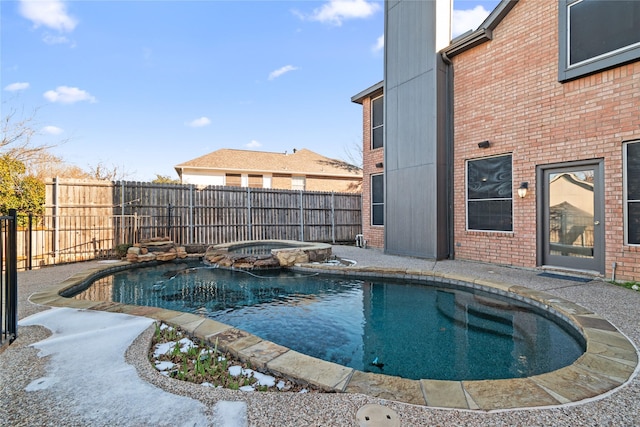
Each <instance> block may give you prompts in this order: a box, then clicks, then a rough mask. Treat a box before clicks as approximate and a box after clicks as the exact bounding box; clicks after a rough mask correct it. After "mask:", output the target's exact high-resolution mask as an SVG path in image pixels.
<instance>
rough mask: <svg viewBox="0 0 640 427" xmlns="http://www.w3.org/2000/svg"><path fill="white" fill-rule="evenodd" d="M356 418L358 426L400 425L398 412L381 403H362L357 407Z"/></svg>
mask: <svg viewBox="0 0 640 427" xmlns="http://www.w3.org/2000/svg"><path fill="white" fill-rule="evenodd" d="M356 420H358V425H359V426H360V427H400V417H399V416H398V413H397V412H396V411H394V410H393V409H391V408H388V407H386V406H382V405H374V404H368V405H364V406H363V407H362V408H360V409H358V412H357V413H356Z"/></svg>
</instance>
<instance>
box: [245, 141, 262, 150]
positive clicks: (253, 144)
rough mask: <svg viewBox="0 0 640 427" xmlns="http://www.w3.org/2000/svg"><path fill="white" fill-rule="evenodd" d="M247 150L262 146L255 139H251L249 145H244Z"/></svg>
mask: <svg viewBox="0 0 640 427" xmlns="http://www.w3.org/2000/svg"><path fill="white" fill-rule="evenodd" d="M246 147H247V148H258V147H262V144H261V143H260V142H259V141H256V140H255V139H252V140H251V142H250V143H248V144H247V145H246Z"/></svg>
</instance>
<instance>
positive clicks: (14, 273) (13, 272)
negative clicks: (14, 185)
mask: <svg viewBox="0 0 640 427" xmlns="http://www.w3.org/2000/svg"><path fill="white" fill-rule="evenodd" d="M9 216H10V217H11V220H9V235H8V236H7V254H6V260H7V278H8V283H7V285H8V286H7V290H8V293H7V302H8V303H9V304H8V306H7V329H8V330H9V334H10V338H9V343H11V342H13V341H14V340H15V339H16V338H18V214H17V212H16V210H15V209H9Z"/></svg>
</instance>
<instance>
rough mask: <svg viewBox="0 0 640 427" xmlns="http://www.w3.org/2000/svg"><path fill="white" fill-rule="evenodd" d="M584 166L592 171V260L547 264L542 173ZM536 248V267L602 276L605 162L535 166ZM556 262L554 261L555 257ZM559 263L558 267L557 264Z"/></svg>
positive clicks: (577, 168) (573, 260) (546, 209)
mask: <svg viewBox="0 0 640 427" xmlns="http://www.w3.org/2000/svg"><path fill="white" fill-rule="evenodd" d="M584 167H591V168H593V169H594V182H593V203H594V210H593V219H594V221H599V225H598V226H597V227H594V231H593V259H592V260H589V261H586V260H585V259H584V258H573V259H572V258H570V257H567V259H566V261H567V262H566V263H551V264H550V263H548V260H547V257H548V246H549V242H548V235H547V234H548V233H547V229H548V203H549V194H547V189H546V185H545V184H546V183H545V174H546V173H547V172H548V171H550V170H554V169H558V170H561V169H565V170H566V171H568V172H569V171H571V170H580V169H582V168H584ZM536 206H537V209H536V241H537V244H536V249H537V265H538V266H540V267H555V268H560V269H563V268H564V269H572V270H585V271H597V272H598V273H600V274H604V273H605V248H606V240H605V216H604V213H605V209H604V208H605V206H604V159H590V160H580V161H574V162H562V163H550V164H546V165H538V166H536ZM555 259H557V258H555ZM556 264H559V265H556Z"/></svg>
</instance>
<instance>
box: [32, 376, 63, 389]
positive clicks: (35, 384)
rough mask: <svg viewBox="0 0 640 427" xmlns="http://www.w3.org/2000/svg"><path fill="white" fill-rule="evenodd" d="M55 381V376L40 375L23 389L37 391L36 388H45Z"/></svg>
mask: <svg viewBox="0 0 640 427" xmlns="http://www.w3.org/2000/svg"><path fill="white" fill-rule="evenodd" d="M56 382H57V380H56V379H55V378H52V377H42V378H38V379H37V380H33V381H31V382H30V383H29V384H28V385H27V386H26V387H25V388H24V391H38V390H46V389H48V388H49V387H51V386H52V385H54V384H55V383H56Z"/></svg>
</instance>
